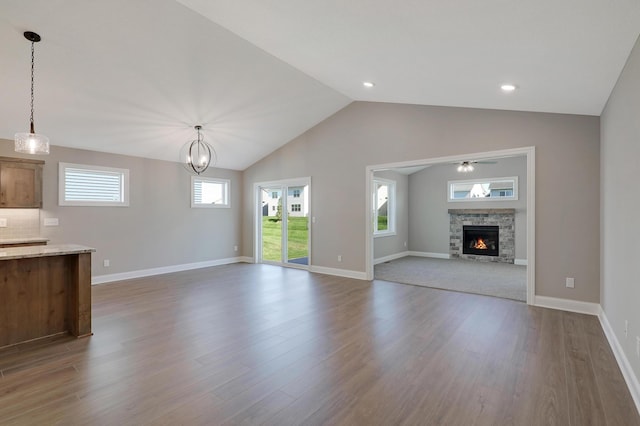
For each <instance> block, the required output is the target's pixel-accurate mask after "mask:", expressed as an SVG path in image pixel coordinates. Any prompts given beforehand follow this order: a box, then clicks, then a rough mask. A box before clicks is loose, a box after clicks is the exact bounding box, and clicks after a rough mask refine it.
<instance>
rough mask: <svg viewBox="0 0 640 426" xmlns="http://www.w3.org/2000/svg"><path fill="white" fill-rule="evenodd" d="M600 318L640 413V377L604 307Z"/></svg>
mask: <svg viewBox="0 0 640 426" xmlns="http://www.w3.org/2000/svg"><path fill="white" fill-rule="evenodd" d="M598 318H599V319H600V324H601V325H602V330H604V335H605V336H607V340H608V341H609V346H611V349H612V350H613V355H614V356H615V357H616V361H618V366H619V367H620V370H621V371H622V376H623V377H624V380H625V381H626V382H627V387H628V388H629V392H631V397H632V398H633V402H635V403H636V409H637V410H638V413H640V382H638V378H637V377H636V375H635V373H634V372H633V368H631V363H629V359H628V358H627V356H626V355H625V353H624V350H623V349H622V345H621V344H620V341H619V340H618V338H617V337H616V334H615V333H614V331H613V328H611V324H610V323H609V319H608V318H607V315H606V314H605V313H604V311H603V310H602V309H600V312H599V315H598Z"/></svg>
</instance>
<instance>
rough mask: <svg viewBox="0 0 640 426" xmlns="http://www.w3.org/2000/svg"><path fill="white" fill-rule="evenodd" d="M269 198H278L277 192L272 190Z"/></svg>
mask: <svg viewBox="0 0 640 426" xmlns="http://www.w3.org/2000/svg"><path fill="white" fill-rule="evenodd" d="M271 198H274V199H275V198H278V193H277V192H276V191H273V192H272V193H271Z"/></svg>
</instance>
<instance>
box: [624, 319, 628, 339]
mask: <svg viewBox="0 0 640 426" xmlns="http://www.w3.org/2000/svg"><path fill="white" fill-rule="evenodd" d="M628 335H629V320H624V338H625V339H626V338H627V336H628Z"/></svg>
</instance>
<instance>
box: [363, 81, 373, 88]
mask: <svg viewBox="0 0 640 426" xmlns="http://www.w3.org/2000/svg"><path fill="white" fill-rule="evenodd" d="M362 85H363V86H364V87H368V88H372V87H373V86H375V85H376V84H375V83H374V82H372V81H363V82H362Z"/></svg>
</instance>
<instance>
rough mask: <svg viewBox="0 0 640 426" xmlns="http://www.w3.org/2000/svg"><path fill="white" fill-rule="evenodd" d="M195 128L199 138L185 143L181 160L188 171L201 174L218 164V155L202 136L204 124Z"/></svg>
mask: <svg viewBox="0 0 640 426" xmlns="http://www.w3.org/2000/svg"><path fill="white" fill-rule="evenodd" d="M195 129H196V130H197V131H198V138H197V139H195V140H192V141H190V142H187V143H186V144H184V145H183V147H182V149H181V150H180V160H181V162H182V165H183V166H184V168H185V169H186V170H187V171H188V172H190V173H195V174H197V175H199V174H201V173H204V171H205V170H207V169H208V168H209V166H213V165H215V164H216V160H217V156H216V151H215V150H214V149H213V147H212V146H211V145H210V144H208V143H207V142H205V140H204V138H203V137H202V134H201V133H200V130H201V129H202V126H195Z"/></svg>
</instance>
